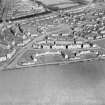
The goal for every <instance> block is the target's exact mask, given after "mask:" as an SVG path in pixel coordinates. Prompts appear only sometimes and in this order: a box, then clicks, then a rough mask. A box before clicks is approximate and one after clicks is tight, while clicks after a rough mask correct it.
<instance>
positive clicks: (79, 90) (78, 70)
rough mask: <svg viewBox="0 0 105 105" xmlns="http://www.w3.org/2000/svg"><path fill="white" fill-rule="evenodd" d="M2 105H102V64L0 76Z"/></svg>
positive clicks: (104, 77)
mask: <svg viewBox="0 0 105 105" xmlns="http://www.w3.org/2000/svg"><path fill="white" fill-rule="evenodd" d="M0 104H3V105H13V104H16V105H18V104H19V105H29V104H30V105H35V104H37V105H70V104H71V105H79V104H80V105H85V104H86V105H104V104H105V62H99V61H95V62H84V63H82V62H81V63H73V64H66V65H59V66H58V65H53V66H43V67H36V68H35V67H33V68H25V69H19V70H11V71H1V72H0Z"/></svg>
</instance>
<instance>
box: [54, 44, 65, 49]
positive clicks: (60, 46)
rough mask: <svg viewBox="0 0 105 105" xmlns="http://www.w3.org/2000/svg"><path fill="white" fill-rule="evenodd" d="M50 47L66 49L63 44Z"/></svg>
mask: <svg viewBox="0 0 105 105" xmlns="http://www.w3.org/2000/svg"><path fill="white" fill-rule="evenodd" d="M52 49H66V47H65V46H64V45H54V46H52Z"/></svg>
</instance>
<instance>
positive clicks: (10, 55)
mask: <svg viewBox="0 0 105 105" xmlns="http://www.w3.org/2000/svg"><path fill="white" fill-rule="evenodd" d="M15 53H16V49H14V50H13V51H12V52H10V53H8V54H7V59H10V58H11V57H12V56H13V55H14V54H15Z"/></svg>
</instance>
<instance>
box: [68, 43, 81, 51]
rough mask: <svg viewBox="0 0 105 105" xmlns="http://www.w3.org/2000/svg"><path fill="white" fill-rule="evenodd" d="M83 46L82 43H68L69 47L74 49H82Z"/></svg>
mask: <svg viewBox="0 0 105 105" xmlns="http://www.w3.org/2000/svg"><path fill="white" fill-rule="evenodd" d="M80 48H81V45H80V44H77V45H72V44H71V45H68V49H70V50H72V49H80Z"/></svg>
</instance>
